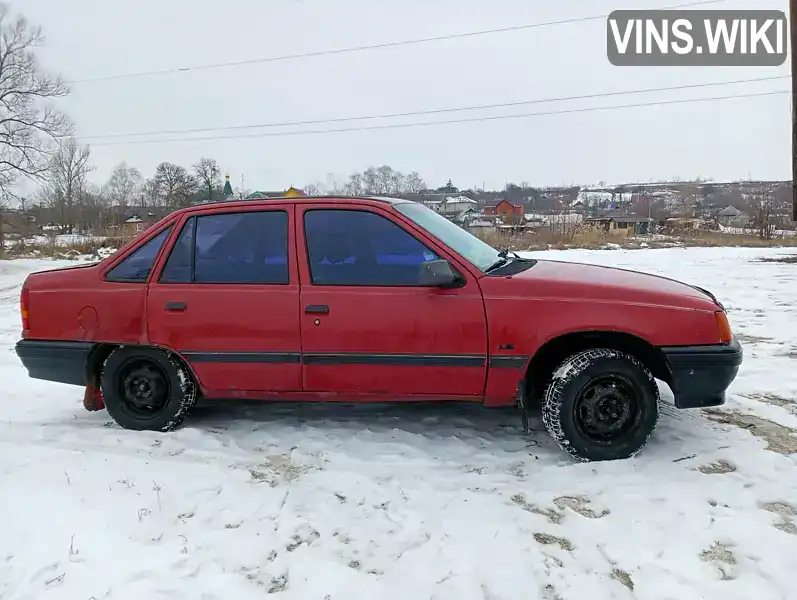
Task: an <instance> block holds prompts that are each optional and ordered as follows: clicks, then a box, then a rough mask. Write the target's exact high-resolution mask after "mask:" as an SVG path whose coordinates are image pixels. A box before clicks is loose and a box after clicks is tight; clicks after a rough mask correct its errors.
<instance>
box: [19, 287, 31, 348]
mask: <svg viewBox="0 0 797 600" xmlns="http://www.w3.org/2000/svg"><path fill="white" fill-rule="evenodd" d="M19 312H20V314H21V315H22V337H23V338H26V337H28V330H29V329H30V323H29V318H30V290H28V289H27V288H22V294H20V296H19Z"/></svg>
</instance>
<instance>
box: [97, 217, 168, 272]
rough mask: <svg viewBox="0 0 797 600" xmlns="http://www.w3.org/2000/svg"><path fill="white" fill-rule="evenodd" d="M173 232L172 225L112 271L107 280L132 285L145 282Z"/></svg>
mask: <svg viewBox="0 0 797 600" xmlns="http://www.w3.org/2000/svg"><path fill="white" fill-rule="evenodd" d="M171 230H172V227H171V225H170V226H169V227H167V228H166V229H164V230H163V231H161V232H160V233H159V234H158V235H156V236H155V237H154V238H152V239H151V240H149V241H148V242H147V243H146V244H144V245H143V246H141V247H140V248H138V249H137V250H136V251H134V252H133V253H132V254H131V255H129V256H128V257H127V258H125V259H124V260H123V261H122V262H120V263H119V264H118V265H116V266H115V267H114V268H113V269H111V271H110V272H109V273H108V275H106V276H105V280H106V281H117V282H130V283H137V282H141V283H143V282H145V281H146V280H147V277H149V272H150V271H151V270H152V265H154V264H155V259H156V258H157V257H158V253H159V252H160V250H161V248H162V247H163V244H164V242H165V241H166V238H167V237H169V233H170V232H171Z"/></svg>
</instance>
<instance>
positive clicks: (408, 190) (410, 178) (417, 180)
mask: <svg viewBox="0 0 797 600" xmlns="http://www.w3.org/2000/svg"><path fill="white" fill-rule="evenodd" d="M402 185H403V188H404V189H403V190H402V192H401V193H404V194H419V193H421V192H422V191H423V190H425V189H426V182H425V181H424V180H423V177H421V176H420V174H419V173H418V171H413V172H412V173H410V174H408V175H406V176H405V177H404V181H403V184H402Z"/></svg>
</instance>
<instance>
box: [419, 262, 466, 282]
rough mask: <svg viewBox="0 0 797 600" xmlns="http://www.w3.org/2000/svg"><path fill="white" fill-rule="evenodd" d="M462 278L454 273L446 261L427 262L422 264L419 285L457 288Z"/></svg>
mask: <svg viewBox="0 0 797 600" xmlns="http://www.w3.org/2000/svg"><path fill="white" fill-rule="evenodd" d="M461 280H462V277H461V276H460V275H458V274H457V273H455V272H454V269H453V268H451V263H449V262H448V261H447V260H445V259H442V258H440V259H437V260H427V261H426V262H422V263H421V264H420V271H419V273H418V284H419V285H422V286H432V287H444V288H446V287H457V286H458V285H460V283H461Z"/></svg>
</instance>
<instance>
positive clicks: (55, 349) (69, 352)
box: [16, 340, 94, 386]
mask: <svg viewBox="0 0 797 600" xmlns="http://www.w3.org/2000/svg"><path fill="white" fill-rule="evenodd" d="M93 347H94V344H91V343H89V342H55V341H46V340H20V341H18V342H17V347H16V350H17V356H19V358H20V360H21V361H22V366H24V367H25V368H26V369H27V370H28V375H29V376H30V377H32V378H34V379H42V380H44V381H55V382H56V383H65V384H68V385H80V386H84V385H86V363H87V361H88V358H89V353H90V352H91V349H92V348H93Z"/></svg>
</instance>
